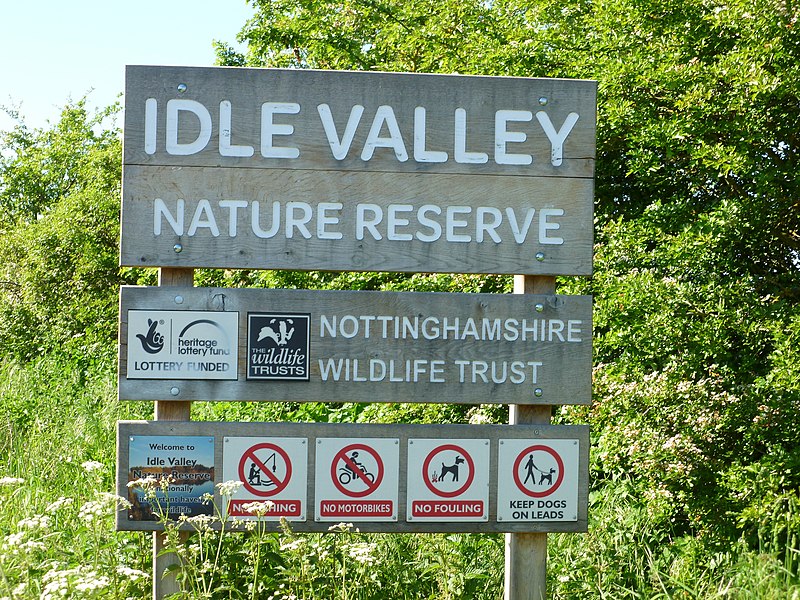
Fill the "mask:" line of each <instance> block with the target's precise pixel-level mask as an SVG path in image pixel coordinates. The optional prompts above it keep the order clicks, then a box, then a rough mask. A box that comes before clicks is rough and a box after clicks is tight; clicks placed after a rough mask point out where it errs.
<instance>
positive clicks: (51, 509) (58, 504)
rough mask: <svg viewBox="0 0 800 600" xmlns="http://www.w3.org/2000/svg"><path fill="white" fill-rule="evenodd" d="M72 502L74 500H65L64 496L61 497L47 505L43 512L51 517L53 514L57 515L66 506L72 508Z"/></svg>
mask: <svg viewBox="0 0 800 600" xmlns="http://www.w3.org/2000/svg"><path fill="white" fill-rule="evenodd" d="M74 502H75V500H74V499H72V498H66V497H64V496H61V497H60V498H59V499H58V500H56V501H55V502H52V503H51V504H49V505H48V506H47V508H45V509H44V511H45V512H46V513H50V514H51V515H52V514H54V513H57V512H58V511H59V510H61V509H62V508H65V507H67V506H72V504H73V503H74Z"/></svg>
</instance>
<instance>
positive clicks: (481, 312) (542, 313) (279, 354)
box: [119, 287, 592, 404]
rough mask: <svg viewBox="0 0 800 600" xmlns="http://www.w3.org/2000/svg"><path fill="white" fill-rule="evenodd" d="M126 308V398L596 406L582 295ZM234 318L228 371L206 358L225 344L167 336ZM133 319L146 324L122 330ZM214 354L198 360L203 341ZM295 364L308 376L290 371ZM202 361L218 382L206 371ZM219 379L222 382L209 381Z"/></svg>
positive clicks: (401, 295)
mask: <svg viewBox="0 0 800 600" xmlns="http://www.w3.org/2000/svg"><path fill="white" fill-rule="evenodd" d="M121 305H122V311H121V323H120V331H121V334H120V335H121V336H122V339H123V340H126V341H127V344H125V345H122V346H121V355H120V381H119V393H120V398H122V399H127V400H159V401H167V400H183V399H192V400H273V401H277V400H282V401H332V402H346V401H356V402H456V403H471V404H479V403H513V404H588V403H589V402H590V401H591V381H590V378H591V355H592V349H591V331H592V326H591V319H592V317H591V298H590V297H588V296H556V295H526V296H519V295H512V294H452V293H450V294H445V293H419V292H363V291H359V292H354V291H310V290H265V289H221V288H220V289H217V288H194V289H188V288H187V289H181V290H180V293H177V292H176V291H173V290H168V289H158V288H137V287H124V288H123V289H122V304H121ZM185 311H189V312H185ZM235 314H238V323H239V326H238V341H237V343H235V344H233V345H234V346H235V348H236V350H237V352H238V372H237V373H233V369H232V368H230V367H218V366H217V365H218V364H219V361H221V360H223V358H219V359H217V358H215V357H212V356H211V354H215V353H217V354H216V355H215V356H222V354H221V352H222V350H223V349H224V348H223V346H224V345H225V344H229V343H231V344H232V342H228V341H225V342H224V343H223V341H222V338H221V337H220V339H219V340H218V341H217V342H215V341H214V340H211V339H209V341H205V340H199V341H192V340H189V341H186V340H188V338H189V337H191V336H188V337H187V336H184V337H186V340H184V341H181V342H180V344H181V350H177V349H176V348H177V347H178V344H179V342H178V332H173V335H172V337H171V338H168V336H169V327H170V324H171V323H172V322H173V321H172V317H173V316H174V317H175V319H178V318H181V319H189V321H191V322H194V321H197V322H202V321H204V320H210V321H214V322H217V321H220V322H222V320H223V317H224V318H225V319H227V318H228V317H229V316H230V315H235ZM187 315H188V316H187ZM215 315H217V316H218V318H216V320H215ZM248 315H250V316H251V319H250V321H251V322H252V327H251V329H252V334H251V338H250V340H248V321H249V320H248ZM133 316H135V317H136V318H137V319H138V321H137V322H139V323H147V324H149V325H140V326H139V328H138V329H136V330H134V329H133V328H130V329H129V327H128V321H129V317H133ZM145 319H146V321H145ZM159 320H160V321H163V323H162V322H159V323H156V321H159ZM289 320H293V322H291V323H290V322H289ZM151 321H152V323H151ZM189 321H187V322H189ZM175 322H177V321H175ZM181 322H183V321H181ZM234 323H235V321H234ZM183 327H185V325H181V328H183ZM233 327H235V325H234V326H233ZM151 328H152V329H153V331H152V332H150V333H151V336H152V337H153V338H154V339H157V338H158V336H165V337H164V339H163V340H162V342H163V347H162V348H161V350H158V351H153V350H154V349H153V348H150V351H149V352H148V353H145V352H143V343H142V342H141V340H142V338H144V337H145V335H146V334H147V333H148V330H149V329H151ZM267 330H269V331H267ZM290 330H296V331H297V332H298V333H297V337H289V336H290V335H291V336H293V335H294V334H293V333H291V334H290ZM306 330H307V332H308V333H307V335H306V333H305V331H306ZM209 335H210V334H209ZM225 335H226V336H229V337H236V332H231V333H230V334H228V333H226V334H225ZM211 337H213V336H211ZM256 337H261V339H260V340H256V339H255V338H256ZM181 339H183V338H181ZM190 342H191V343H192V344H194V345H195V347H193V348H190V347H189V346H190ZM212 343H218V346H217V347H216V349H215V350H214V351H213V352H210V353H208V357H206V355H205V354H203V352H204V351H203V347H204V346H203V344H212ZM309 345H310V351H309V352H307V353H306V350H303V349H302V348H306V347H308V346H309ZM297 348H301V350H297ZM134 349H135V351H134ZM303 354H306V355H307V357H308V358H307V362H306V360H305V357H303V362H302V364H303V365H307V366H306V367H304V368H307V372H304V371H302V370H300V369H299V366H300V365H301V362H300V357H302V356H303ZM191 361H194V362H192V364H191V365H190V364H189V362H191ZM203 361H211V362H213V363H214V364H213V365H211V366H212V367H213V369H215V371H214V372H206V371H201V370H200V369H204V368H205V367H203V366H202V365H201V364H200V363H202V362H203ZM262 367H263V368H262ZM273 367H274V369H273ZM278 367H281V370H275V369H277V368H278ZM209 368H211V367H209ZM190 369H193V370H194V371H196V372H197V375H196V376H194V375H191V373H189V374H188V375H187V373H188V372H189V370H190ZM221 369H224V370H225V371H226V373H225V374H224V377H222V380H211V379H212V378H217V379H219V377H218V375H219V373H220V370H221ZM273 377H274V378H273ZM225 379H227V380H225Z"/></svg>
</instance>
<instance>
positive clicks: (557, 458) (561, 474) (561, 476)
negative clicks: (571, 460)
mask: <svg viewBox="0 0 800 600" xmlns="http://www.w3.org/2000/svg"><path fill="white" fill-rule="evenodd" d="M537 450H541V451H542V452H547V453H548V454H549V455H550V456H552V457H553V458H554V459H555V461H556V464H557V465H558V477H557V478H556V482H555V483H554V484H553V485H552V486H551V487H550V489H547V490H544V491H543V492H534V491H533V490H529V489H528V488H526V487H525V484H523V483H522V482H521V481H520V480H519V464H520V463H521V462H522V459H523V458H524V457H525V455H526V454H528V453H529V452H536V451H537ZM513 475H514V483H516V484H517V487H518V488H519V489H520V491H521V492H522V493H523V494H525V495H527V496H530V497H531V498H544V497H545V496H549V495H550V494H552V493H553V492H555V491H556V490H557V489H558V488H559V486H560V485H561V482H562V481H564V461H563V460H561V456H559V454H558V452H556V451H555V450H553V449H552V448H550V447H549V446H542V445H540V444H539V445H535V446H528V447H527V448H525V450H523V451H522V452H520V453H519V456H517V460H515V461H514V470H513Z"/></svg>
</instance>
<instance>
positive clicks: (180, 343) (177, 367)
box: [128, 310, 239, 380]
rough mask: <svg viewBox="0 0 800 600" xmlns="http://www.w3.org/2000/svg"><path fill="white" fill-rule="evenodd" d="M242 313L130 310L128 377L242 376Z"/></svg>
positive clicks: (193, 377)
mask: <svg viewBox="0 0 800 600" xmlns="http://www.w3.org/2000/svg"><path fill="white" fill-rule="evenodd" d="M238 330H239V313H238V312H211V311H168V310H129V311H128V379H226V380H235V379H237V378H238V374H237V363H238V347H239V331H238Z"/></svg>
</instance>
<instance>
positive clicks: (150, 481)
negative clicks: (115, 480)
mask: <svg viewBox="0 0 800 600" xmlns="http://www.w3.org/2000/svg"><path fill="white" fill-rule="evenodd" d="M157 486H158V479H156V478H155V477H153V476H152V475H148V476H147V477H140V478H139V479H134V480H133V481H129V482H128V487H129V488H132V487H138V488H142V489H143V490H149V489H153V488H155V487H157Z"/></svg>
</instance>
